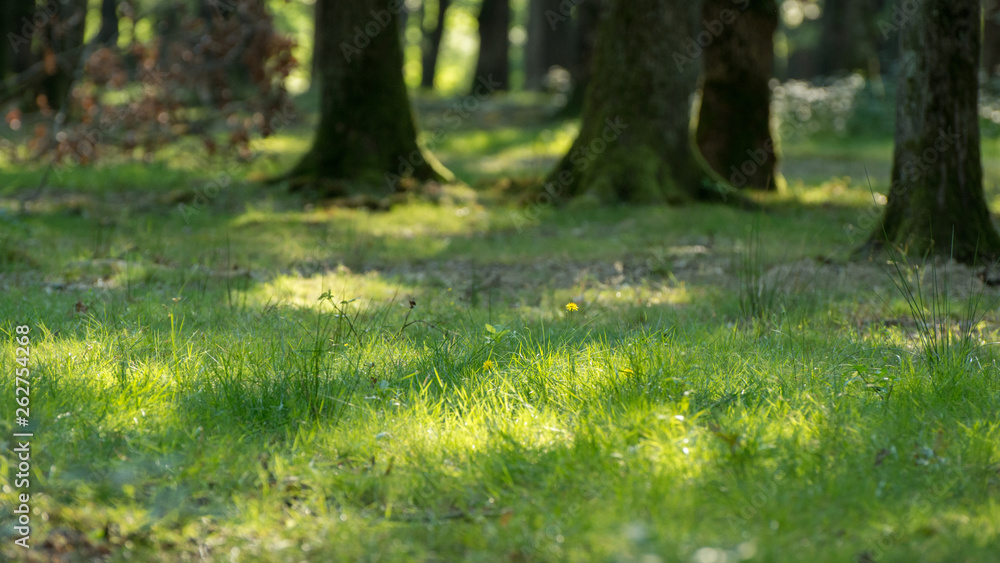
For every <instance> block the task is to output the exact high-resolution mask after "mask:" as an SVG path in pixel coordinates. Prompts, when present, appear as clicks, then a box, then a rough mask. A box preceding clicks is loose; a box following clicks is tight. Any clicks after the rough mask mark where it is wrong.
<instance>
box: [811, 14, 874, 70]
mask: <svg viewBox="0 0 1000 563" xmlns="http://www.w3.org/2000/svg"><path fill="white" fill-rule="evenodd" d="M875 20H876V18H875V13H874V11H873V5H872V0H828V1H827V2H825V3H824V4H823V15H822V17H821V18H820V25H821V26H822V29H821V31H820V36H819V46H818V48H817V50H816V71H817V72H818V73H819V75H820V76H832V75H836V74H840V73H844V72H848V73H850V72H854V71H861V72H863V73H864V74H868V73H869V70H870V69H871V65H872V63H873V60H872V59H873V58H874V57H875V43H874V41H875V37H876V35H877V34H878V30H877V29H876V28H875V23H876V22H875Z"/></svg>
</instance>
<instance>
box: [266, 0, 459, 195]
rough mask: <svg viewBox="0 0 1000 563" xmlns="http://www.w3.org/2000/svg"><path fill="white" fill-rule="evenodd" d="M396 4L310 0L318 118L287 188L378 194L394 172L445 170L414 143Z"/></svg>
mask: <svg viewBox="0 0 1000 563" xmlns="http://www.w3.org/2000/svg"><path fill="white" fill-rule="evenodd" d="M401 5H402V2H399V3H394V2H389V3H388V6H389V7H390V8H397V9H396V10H395V12H391V11H390V10H389V9H388V8H387V4H386V2H385V1H384V0H355V1H351V2H345V1H342V0H317V2H316V26H317V30H319V32H318V33H317V34H316V39H317V42H316V47H315V54H314V56H315V57H316V60H317V65H316V70H317V71H318V77H317V78H318V79H319V83H320V84H319V89H320V121H319V125H318V127H317V130H316V136H315V138H314V140H313V146H312V149H310V151H309V152H308V153H307V154H306V155H305V156H304V157H303V158H302V160H301V161H300V162H299V164H298V165H297V166H296V167H295V168H294V169H293V171H292V172H291V173H290V174H289V175H288V176H286V177H287V178H288V179H290V182H291V187H292V189H301V188H309V189H318V190H319V191H322V192H326V193H329V194H331V195H342V193H344V192H347V191H353V192H358V191H361V192H369V193H386V192H387V191H389V190H391V188H393V187H395V185H396V183H397V182H398V180H399V179H400V178H405V177H410V176H412V177H414V178H415V179H417V180H441V179H443V177H444V176H445V175H446V174H447V172H446V171H444V170H443V169H441V168H440V165H438V164H437V163H436V161H434V160H433V157H431V156H430V155H427V154H425V153H423V152H422V151H421V149H420V148H419V147H418V146H417V140H416V139H417V132H416V127H415V126H414V122H413V115H412V113H411V110H410V101H409V98H408V97H407V92H406V85H405V83H404V82H403V52H402V49H401V47H400V40H399V33H398V30H397V27H396V26H397V23H396V22H397V20H396V18H397V17H398V12H399V11H400V10H401V8H400V6H401Z"/></svg>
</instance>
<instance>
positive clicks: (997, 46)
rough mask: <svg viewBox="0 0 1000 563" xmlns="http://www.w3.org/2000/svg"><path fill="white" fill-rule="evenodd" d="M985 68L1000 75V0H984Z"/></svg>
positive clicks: (988, 73) (988, 72) (989, 73)
mask: <svg viewBox="0 0 1000 563" xmlns="http://www.w3.org/2000/svg"><path fill="white" fill-rule="evenodd" d="M983 70H985V71H986V75H987V76H998V75H1000V0H983Z"/></svg>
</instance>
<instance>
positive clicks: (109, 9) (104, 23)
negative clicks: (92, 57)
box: [96, 0, 118, 47]
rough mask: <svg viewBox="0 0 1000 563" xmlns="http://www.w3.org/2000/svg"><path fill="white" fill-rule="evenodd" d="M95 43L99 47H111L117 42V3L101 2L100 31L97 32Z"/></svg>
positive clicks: (105, 0)
mask: <svg viewBox="0 0 1000 563" xmlns="http://www.w3.org/2000/svg"><path fill="white" fill-rule="evenodd" d="M96 41H97V43H98V44H99V45H106V46H110V47H113V46H114V45H115V44H116V43H117V42H118V2H117V1H116V0H102V2H101V29H100V31H98V32H97V38H96Z"/></svg>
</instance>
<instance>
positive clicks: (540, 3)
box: [524, 0, 580, 90]
mask: <svg viewBox="0 0 1000 563" xmlns="http://www.w3.org/2000/svg"><path fill="white" fill-rule="evenodd" d="M560 4H563V5H564V6H565V3H564V2H563V0H531V2H530V6H529V8H528V45H527V48H526V49H525V53H524V87H525V88H526V89H528V90H542V89H544V88H545V77H546V76H547V75H548V73H549V69H551V68H552V67H554V66H561V67H563V68H565V69H567V70H569V69H570V67H571V66H572V65H573V62H574V61H573V59H574V53H573V48H574V37H573V36H574V33H573V32H574V29H573V22H572V21H571V20H570V17H569V15H566V14H563V12H562V11H560V10H565V8H563V7H561V6H560ZM579 10H580V8H579V7H578V8H577V9H576V11H577V13H579Z"/></svg>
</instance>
